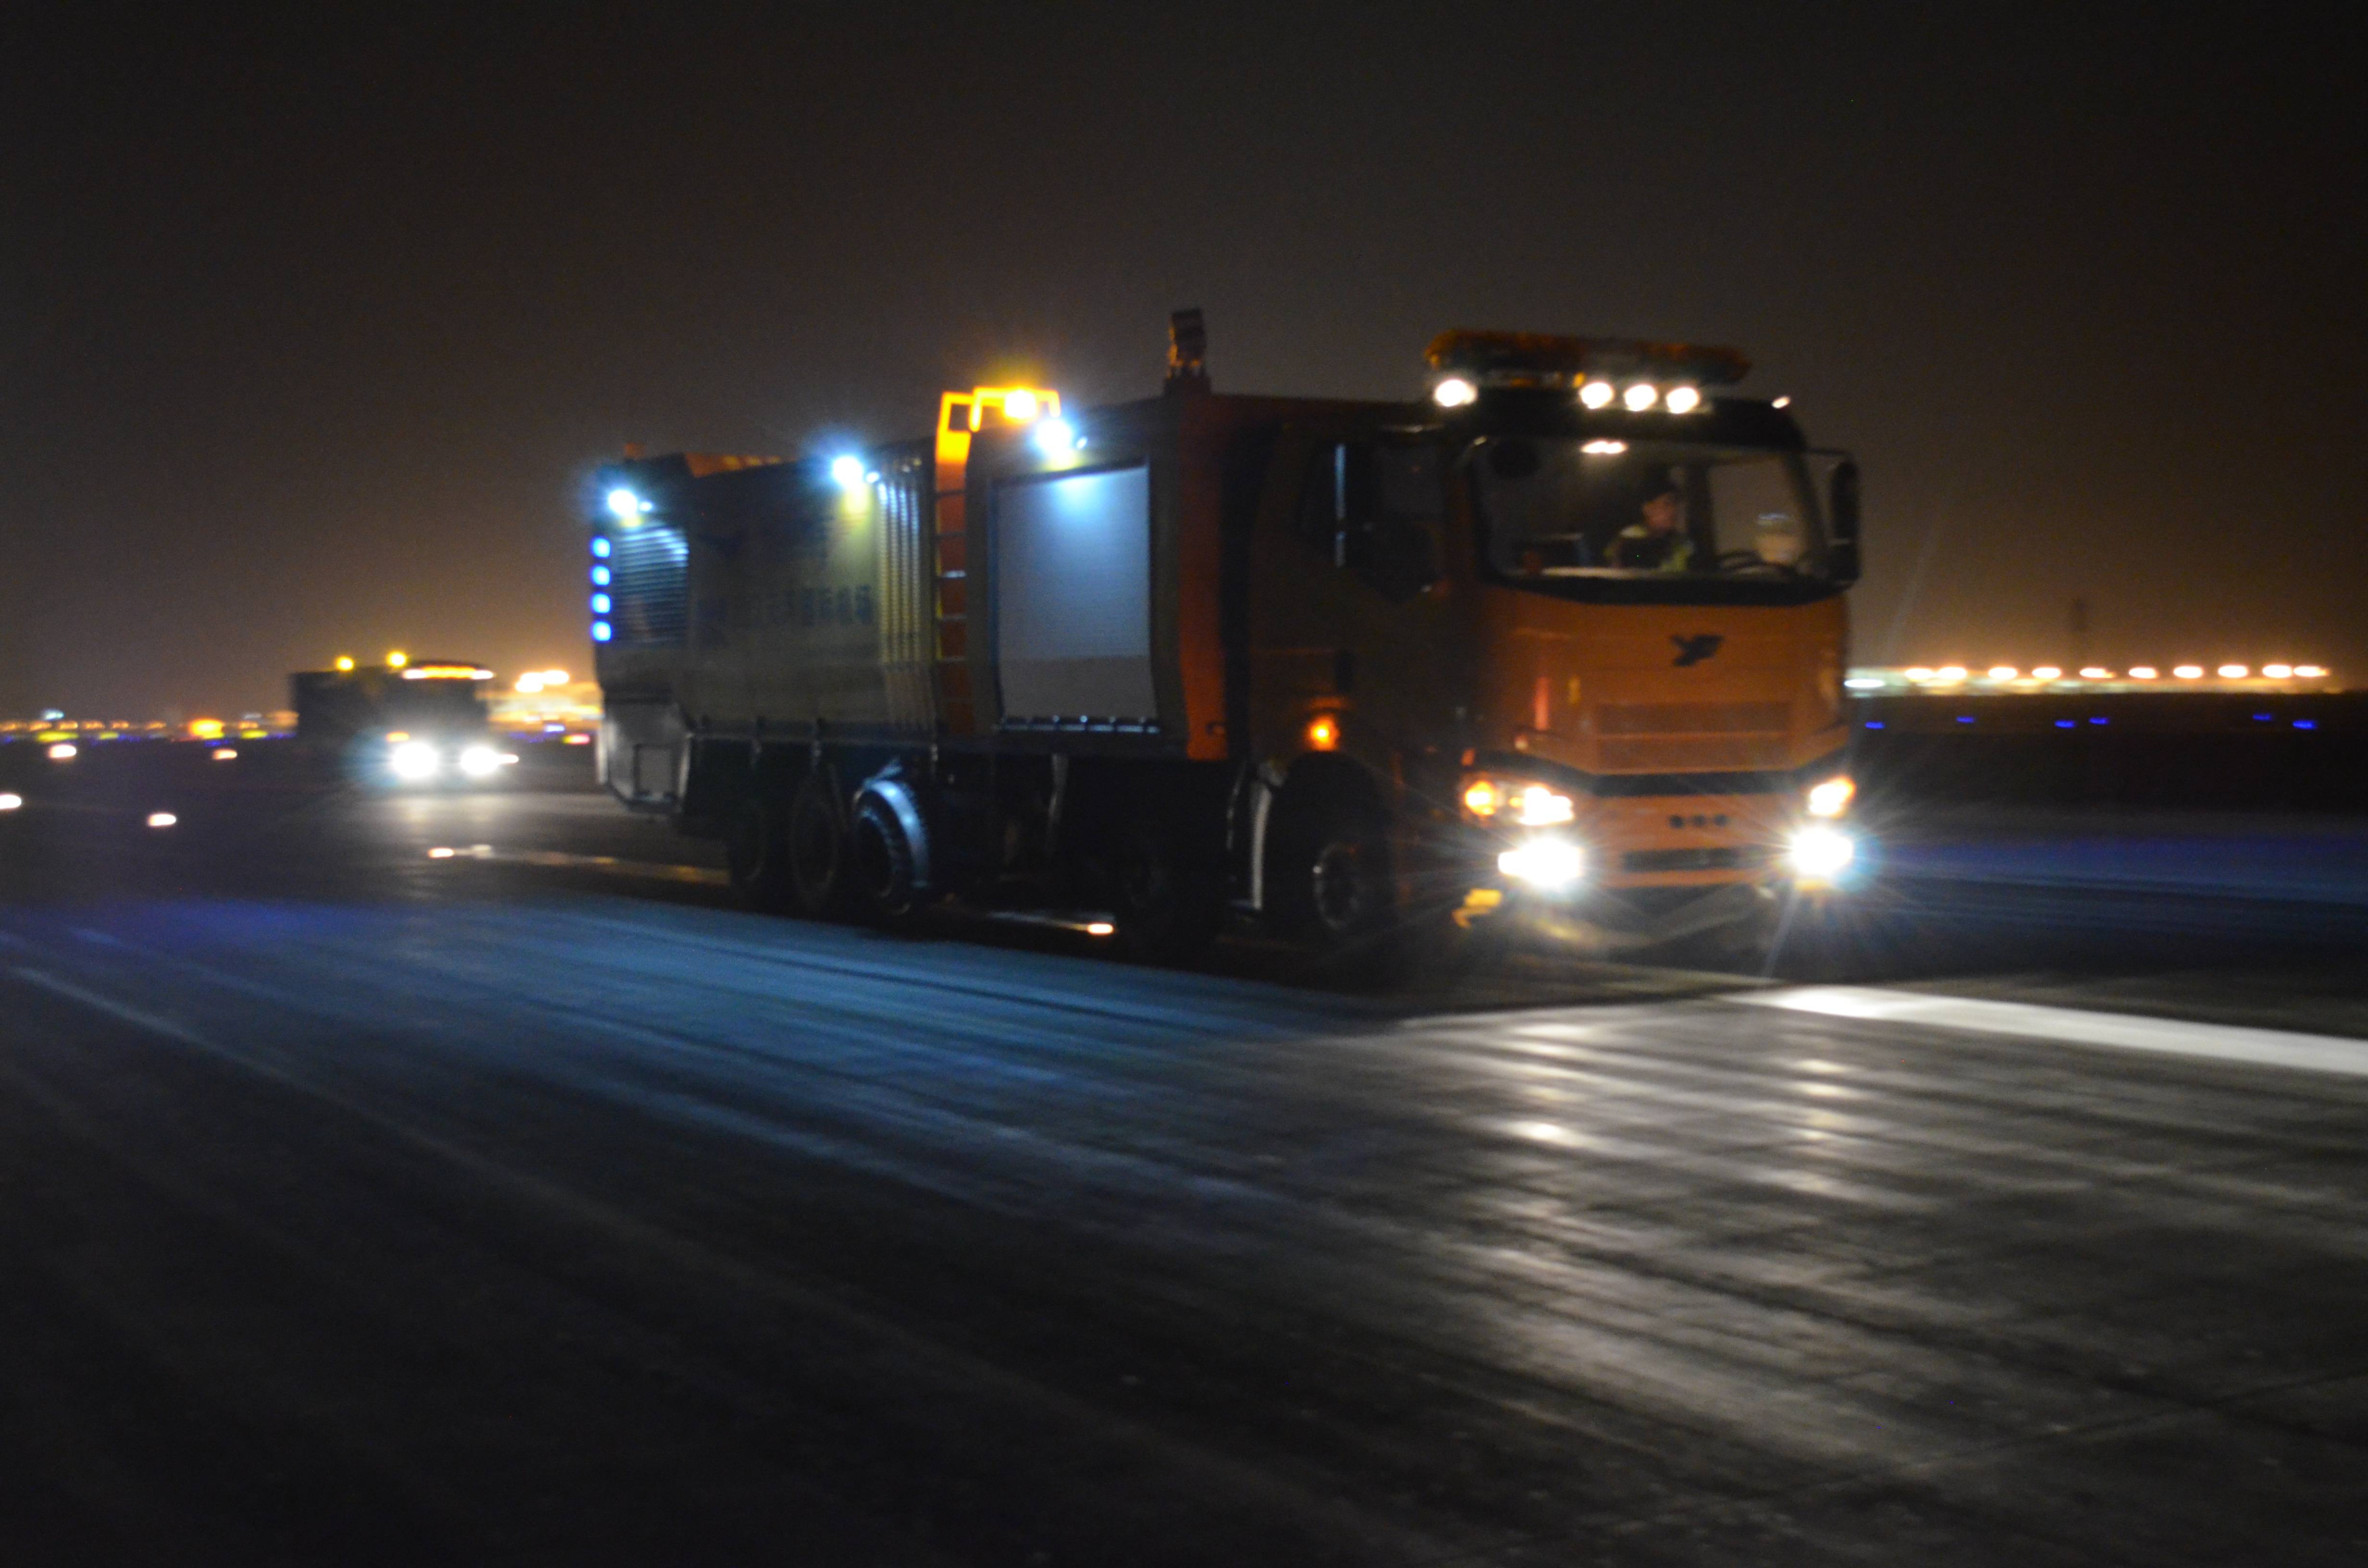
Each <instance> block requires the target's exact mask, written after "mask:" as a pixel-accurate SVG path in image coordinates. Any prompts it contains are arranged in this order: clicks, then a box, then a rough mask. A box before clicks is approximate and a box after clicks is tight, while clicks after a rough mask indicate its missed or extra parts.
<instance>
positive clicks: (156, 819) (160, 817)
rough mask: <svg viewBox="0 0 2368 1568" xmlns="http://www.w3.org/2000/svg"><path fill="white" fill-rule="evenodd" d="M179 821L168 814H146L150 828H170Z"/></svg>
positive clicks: (171, 814)
mask: <svg viewBox="0 0 2368 1568" xmlns="http://www.w3.org/2000/svg"><path fill="white" fill-rule="evenodd" d="M180 820H181V819H180V818H178V817H176V816H175V815H174V814H173V813H172V812H149V813H148V825H149V826H150V827H170V826H172V825H173V824H175V823H176V822H179V821H180Z"/></svg>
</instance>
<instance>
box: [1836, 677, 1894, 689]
mask: <svg viewBox="0 0 2368 1568" xmlns="http://www.w3.org/2000/svg"><path fill="white" fill-rule="evenodd" d="M1842 684H1843V685H1844V686H1846V687H1850V690H1852V691H1881V690H1882V689H1883V687H1884V679H1883V677H1882V676H1850V679H1848V680H1846V681H1844V682H1842Z"/></svg>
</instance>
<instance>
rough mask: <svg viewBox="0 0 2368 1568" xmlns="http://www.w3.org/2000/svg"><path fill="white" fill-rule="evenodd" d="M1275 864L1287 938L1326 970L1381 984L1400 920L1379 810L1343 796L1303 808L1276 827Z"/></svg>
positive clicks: (1274, 893)
mask: <svg viewBox="0 0 2368 1568" xmlns="http://www.w3.org/2000/svg"><path fill="white" fill-rule="evenodd" d="M1271 857H1272V858H1271V859H1270V860H1269V868H1270V875H1271V878H1272V882H1271V891H1270V896H1271V897H1272V899H1273V901H1274V907H1275V913H1276V915H1278V916H1279V918H1280V921H1281V926H1282V929H1283V934H1284V935H1285V936H1287V937H1290V938H1292V940H1293V941H1295V942H1297V943H1298V944H1300V945H1301V946H1302V947H1304V948H1305V949H1308V950H1309V951H1310V952H1311V953H1313V954H1314V955H1315V957H1316V958H1317V959H1319V960H1323V961H1324V962H1326V964H1327V966H1330V967H1336V968H1339V969H1341V970H1343V971H1344V972H1349V971H1354V972H1355V975H1356V977H1357V978H1360V979H1378V978H1379V977H1380V975H1381V974H1382V973H1383V971H1386V970H1387V968H1388V966H1389V960H1390V947H1391V940H1390V939H1391V937H1392V936H1393V935H1394V932H1395V922H1396V917H1397V889H1396V883H1395V879H1394V878H1393V877H1392V875H1391V871H1390V842H1389V824H1388V822H1387V820H1386V819H1385V818H1384V817H1383V815H1382V813H1381V812H1380V810H1379V809H1378V808H1376V807H1374V806H1372V805H1371V804H1369V803H1366V802H1364V801H1359V800H1357V799H1355V798H1354V797H1347V798H1344V797H1341V796H1338V795H1333V796H1329V797H1327V798H1319V799H1316V800H1312V801H1305V802H1304V803H1301V804H1298V805H1296V806H1295V808H1294V809H1292V811H1290V812H1288V813H1287V814H1286V815H1285V817H1284V818H1283V820H1282V821H1281V822H1280V823H1278V824H1276V831H1275V839H1274V844H1273V846H1272V849H1271ZM1368 971H1370V972H1368Z"/></svg>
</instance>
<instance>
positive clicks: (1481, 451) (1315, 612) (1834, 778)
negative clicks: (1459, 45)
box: [588, 312, 1859, 955]
mask: <svg viewBox="0 0 2368 1568" xmlns="http://www.w3.org/2000/svg"><path fill="white" fill-rule="evenodd" d="M1201 346H1202V332H1201V324H1200V318H1199V312H1179V314H1178V316H1177V318H1176V319H1175V321H1174V323H1173V324H1172V327H1171V344H1170V352H1169V368H1168V378H1167V386H1166V389H1165V390H1164V392H1162V394H1161V395H1159V396H1156V397H1153V398H1150V399H1148V400H1145V401H1143V402H1138V403H1123V404H1118V405H1114V406H1110V407H1104V408H1096V409H1091V410H1087V411H1083V412H1076V413H1069V412H1064V410H1063V408H1062V405H1061V403H1060V401H1059V399H1058V397H1057V395H1056V394H1054V393H1053V392H1048V391H1043V390H1041V389H1035V388H1024V387H980V388H977V389H974V390H973V391H972V392H947V393H945V394H943V396H942V397H941V399H940V403H939V420H938V426H937V429H936V431H935V432H934V434H933V435H932V436H930V437H924V438H921V439H917V440H910V441H902V442H895V443H890V444H887V445H882V446H878V447H873V448H870V449H861V450H856V449H849V450H844V451H839V452H835V453H825V454H822V455H819V456H816V457H814V458H812V459H809V460H803V461H796V462H784V461H780V460H771V459H763V458H743V457H723V456H715V455H709V454H677V455H674V456H670V457H660V458H648V459H643V458H632V459H629V460H625V461H621V462H619V463H616V464H613V465H610V466H609V467H608V468H607V469H605V470H603V471H602V472H600V474H599V475H598V480H597V483H596V487H595V490H594V492H593V495H592V504H591V506H590V507H589V510H590V511H591V513H592V520H593V528H592V532H591V534H590V537H589V540H588V545H589V551H590V561H589V568H590V574H591V580H592V592H591V597H590V608H591V612H592V613H591V631H592V637H593V641H594V652H595V661H596V665H597V668H598V677H599V682H600V686H601V689H602V692H603V699H604V718H603V723H602V730H601V740H602V745H601V752H600V756H599V767H600V776H601V778H602V779H603V781H604V782H605V783H606V785H607V787H608V788H609V790H611V791H612V792H614V793H615V794H616V795H617V796H618V797H619V798H620V800H622V801H625V802H626V803H627V804H628V805H630V806H632V807H633V808H634V809H637V810H642V811H648V812H663V813H666V814H667V815H670V816H672V817H674V818H676V819H677V821H678V822H679V824H681V825H682V826H683V827H684V828H685V829H686V830H688V831H690V832H694V833H704V834H712V835H720V836H721V837H722V838H723V840H724V843H725V846H726V849H727V852H728V858H729V863H730V866H731V869H732V875H733V878H734V881H735V882H736V883H737V884H738V885H739V886H741V887H742V888H743V889H744V890H745V891H746V892H747V893H748V894H749V895H750V896H751V897H752V898H754V899H756V900H757V901H758V902H760V903H766V904H776V905H785V906H789V907H792V908H795V909H798V910H802V911H803V912H805V913H807V914H809V915H836V914H843V913H849V912H853V913H859V914H863V915H870V916H871V917H873V918H876V919H887V918H893V917H895V916H898V915H903V914H904V913H905V912H907V911H909V910H911V909H913V908H915V907H916V906H917V905H919V904H921V903H925V902H928V901H933V900H936V899H939V898H946V897H951V898H955V899H959V900H962V901H964V902H967V903H972V904H974V905H983V906H986V907H990V908H995V907H1002V908H1034V909H1040V910H1042V909H1049V910H1072V911H1075V910H1086V909H1092V910H1097V911H1100V910H1107V911H1110V912H1113V913H1114V915H1115V919H1116V924H1117V926H1118V928H1119V929H1120V930H1121V932H1122V933H1123V934H1124V935H1125V936H1126V937H1127V938H1128V939H1129V941H1130V942H1131V944H1132V945H1133V946H1134V947H1135V948H1136V949H1138V950H1141V951H1143V952H1145V953H1149V954H1156V955H1178V954H1182V953H1187V952H1189V951H1190V950H1192V949H1194V948H1196V947H1197V946H1198V945H1199V944H1201V942H1203V941H1205V940H1206V939H1208V937H1210V936H1211V935H1212V934H1213V933H1214V932H1216V931H1217V930H1218V929H1219V928H1220V927H1221V926H1223V925H1224V924H1225V923H1226V922H1227V921H1228V920H1235V921H1239V922H1242V923H1245V924H1247V925H1250V926H1256V927H1258V928H1262V929H1264V930H1266V931H1269V932H1270V933H1273V934H1277V935H1281V936H1284V937H1290V938H1292V939H1293V940H1296V941H1299V942H1302V943H1304V944H1305V945H1307V946H1309V947H1311V948H1314V949H1318V950H1322V951H1328V952H1333V953H1354V952H1360V951H1363V952H1373V951H1380V950H1384V949H1386V947H1387V945H1388V944H1387V942H1386V940H1385V939H1386V938H1387V937H1390V936H1391V935H1392V934H1393V933H1395V932H1398V931H1402V930H1404V929H1406V928H1407V927H1408V926H1409V925H1410V923H1418V922H1420V921H1422V920H1425V919H1439V920H1441V921H1443V920H1444V918H1445V917H1447V916H1450V915H1452V917H1453V918H1454V919H1455V921H1456V922H1457V924H1459V925H1461V926H1464V927H1466V928H1467V929H1468V928H1473V927H1475V926H1478V927H1486V926H1495V927H1496V928H1498V929H1504V928H1507V927H1514V926H1518V927H1519V928H1521V929H1524V930H1528V931H1532V932H1543V933H1545V934H1546V935H1548V936H1550V937H1554V938H1555V939H1557V940H1561V941H1566V942H1568V943H1570V944H1572V945H1574V946H1575V947H1577V948H1581V949H1589V950H1603V949H1619V948H1632V947H1640V946H1645V945H1650V944H1654V943H1659V942H1667V941H1670V940H1673V939H1675V938H1678V937H1686V936H1689V935H1693V934H1698V933H1704V932H1713V931H1715V932H1718V933H1721V934H1723V937H1725V939H1731V940H1733V941H1735V942H1736V943H1737V944H1738V945H1748V944H1751V943H1754V942H1758V941H1762V940H1764V939H1765V937H1766V936H1767V934H1768V932H1769V931H1770V929H1771V928H1772V926H1773V922H1774V916H1775V915H1776V913H1777V910H1778V908H1779V905H1780V904H1781V903H1782V902H1783V901H1784V900H1786V899H1787V898H1788V897H1789V896H1790V895H1793V894H1794V893H1797V892H1802V891H1804V890H1814V891H1818V892H1824V891H1827V890H1831V889H1834V888H1837V887H1839V886H1840V885H1842V884H1843V883H1844V882H1845V881H1847V878H1848V875H1849V873H1850V869H1851V866H1852V864H1853V862H1854V860H1855V858H1856V854H1857V843H1856V840H1855V839H1854V838H1853V836H1852V835H1851V834H1850V832H1849V831H1848V830H1847V829H1846V828H1845V827H1844V826H1843V825H1842V820H1843V818H1844V816H1845V813H1846V812H1848V809H1849V806H1850V796H1851V793H1852V786H1851V784H1850V779H1849V777H1848V774H1847V772H1846V770H1845V767H1844V763H1845V747H1846V745H1847V742H1848V736H1849V729H1848V726H1847V724H1846V722H1845V721H1844V717H1843V706H1842V687H1841V678H1842V671H1843V669H1844V667H1845V665H1846V663H1847V659H1846V638H1847V623H1846V619H1845V612H1844V607H1843V595H1844V593H1845V591H1846V590H1847V589H1848V587H1849V586H1850V584H1851V583H1852V582H1853V581H1854V580H1855V579H1856V577H1857V575H1858V542H1859V541H1858V532H1857V501H1856V496H1857V489H1856V471H1855V469H1854V467H1853V466H1852V465H1851V463H1850V460H1848V459H1847V457H1845V456H1844V455H1843V454H1840V453H1838V452H1823V451H1816V450H1813V449H1811V448H1810V447H1809V446H1808V443H1807V441H1806V439H1805V438H1804V436H1803V434H1802V432H1801V429H1800V427H1799V426H1798V425H1797V424H1795V423H1794V421H1793V417H1792V416H1791V415H1790V414H1788V413H1786V412H1785V411H1784V409H1783V407H1782V403H1781V401H1780V402H1779V403H1770V402H1768V401H1764V400H1753V399H1746V398H1741V397H1736V396H1732V395H1725V394H1723V393H1716V392H1714V391H1713V389H1716V388H1720V387H1724V386H1726V385H1729V384H1732V383H1733V382H1734V381H1737V380H1739V379H1740V378H1741V376H1742V375H1743V373H1744V371H1745V369H1747V367H1746V364H1745V362H1744V360H1743V359H1742V357H1741V356H1740V355H1737V354H1736V353H1734V352H1733V351H1732V350H1725V349H1710V348H1699V347H1689V346H1685V345H1659V344H1648V343H1638V342H1632V341H1626V340H1610V339H1576V338H1564V337H1542V336H1537V335H1521V334H1500V333H1450V334H1446V335H1442V336H1441V337H1440V339H1438V340H1437V341H1436V342H1435V343H1434V344H1433V345H1432V347H1431V350H1430V354H1429V360H1430V363H1431V365H1432V367H1433V369H1434V371H1435V381H1434V391H1433V395H1432V397H1431V398H1430V399H1429V400H1428V401H1425V402H1418V403H1403V402H1352V401H1345V400H1318V399H1303V398H1280V397H1246V396H1234V395H1221V394H1219V393H1216V392H1212V390H1211V389H1210V385H1209V381H1208V377H1207V374H1206V371H1205V369H1204V368H1203V363H1202V347H1201Z"/></svg>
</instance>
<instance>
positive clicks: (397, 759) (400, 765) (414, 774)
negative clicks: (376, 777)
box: [386, 741, 439, 778]
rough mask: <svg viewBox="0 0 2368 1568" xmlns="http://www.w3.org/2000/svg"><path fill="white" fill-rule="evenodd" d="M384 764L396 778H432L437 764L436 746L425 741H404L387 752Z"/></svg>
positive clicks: (434, 775)
mask: <svg viewBox="0 0 2368 1568" xmlns="http://www.w3.org/2000/svg"><path fill="white" fill-rule="evenodd" d="M386 765H387V766H388V767H392V768H393V769H394V776H395V777H396V778H435V777H436V769H437V767H438V766H439V764H438V759H437V756H436V748H435V747H434V746H432V745H430V744H427V742H426V741H404V743H403V744H400V745H398V746H396V747H395V748H394V749H393V751H391V752H389V753H388V754H387V758H386Z"/></svg>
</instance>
